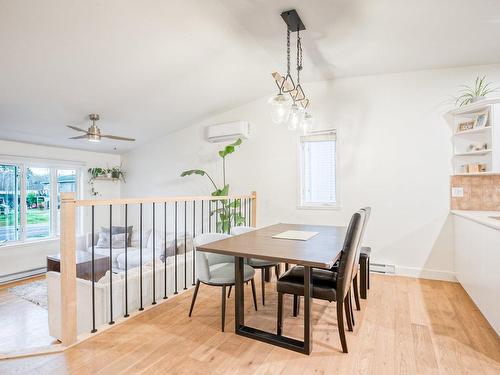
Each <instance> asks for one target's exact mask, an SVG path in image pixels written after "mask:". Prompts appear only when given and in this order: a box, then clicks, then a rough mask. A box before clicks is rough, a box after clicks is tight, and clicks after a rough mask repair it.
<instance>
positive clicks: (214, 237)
mask: <svg viewBox="0 0 500 375" xmlns="http://www.w3.org/2000/svg"><path fill="white" fill-rule="evenodd" d="M228 237H231V236H230V235H229V234H225V233H204V234H200V235H198V236H196V237H195V238H194V240H193V244H194V247H195V249H197V248H198V246H201V245H205V244H207V243H210V242H215V241H219V240H223V239H225V238H228ZM232 262H234V257H232V256H229V255H222V254H215V253H207V252H204V251H196V273H197V275H198V279H200V281H203V282H208V281H209V280H210V266H213V265H214V264H219V263H232Z"/></svg>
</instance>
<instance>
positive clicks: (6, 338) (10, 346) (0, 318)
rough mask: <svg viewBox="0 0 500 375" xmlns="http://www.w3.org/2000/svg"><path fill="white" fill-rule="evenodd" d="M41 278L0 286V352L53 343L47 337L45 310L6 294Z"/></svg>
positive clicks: (52, 340)
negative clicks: (11, 289) (18, 286)
mask: <svg viewBox="0 0 500 375" xmlns="http://www.w3.org/2000/svg"><path fill="white" fill-rule="evenodd" d="M43 279H45V276H39V277H34V278H29V279H26V280H22V281H18V282H14V283H8V284H4V285H0V352H8V351H13V350H19V349H26V348H30V347H37V346H45V345H50V344H51V343H52V342H54V338H53V337H50V336H49V326H48V319H47V310H45V309H44V308H42V307H40V306H37V305H35V304H33V303H31V302H29V301H26V300H24V299H22V298H20V297H17V296H16V295H14V294H12V293H9V288H12V287H14V286H17V285H22V284H26V283H30V282H33V281H40V280H43ZM0 368H1V364H0Z"/></svg>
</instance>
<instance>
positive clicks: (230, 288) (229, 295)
mask: <svg viewBox="0 0 500 375" xmlns="http://www.w3.org/2000/svg"><path fill="white" fill-rule="evenodd" d="M232 289H233V286H232V285H229V292H227V298H229V297H231V290H232Z"/></svg>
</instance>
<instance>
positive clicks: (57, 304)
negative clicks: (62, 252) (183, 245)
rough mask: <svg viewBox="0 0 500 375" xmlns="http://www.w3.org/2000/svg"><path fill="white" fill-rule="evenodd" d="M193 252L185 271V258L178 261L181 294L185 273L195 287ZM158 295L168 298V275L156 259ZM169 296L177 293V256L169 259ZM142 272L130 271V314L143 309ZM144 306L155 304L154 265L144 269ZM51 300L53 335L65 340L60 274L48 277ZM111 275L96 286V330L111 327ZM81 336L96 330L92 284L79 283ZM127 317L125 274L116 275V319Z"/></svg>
mask: <svg viewBox="0 0 500 375" xmlns="http://www.w3.org/2000/svg"><path fill="white" fill-rule="evenodd" d="M192 257H193V251H192V250H191V251H188V252H187V253H186V264H187V267H186V268H185V267H184V254H180V255H178V257H177V278H178V288H177V289H178V291H181V290H183V288H184V269H186V277H187V286H188V287H189V286H191V284H192V280H193V274H192V270H193V258H192ZM155 263H156V266H155V282H156V287H155V295H156V300H158V301H159V300H161V299H162V298H163V296H164V272H165V264H164V263H163V262H162V261H161V259H160V258H156V259H155ZM166 270H167V296H171V295H173V294H174V291H175V285H174V281H175V256H171V257H168V258H167V267H166ZM139 274H140V273H139V268H138V267H136V268H132V269H129V271H128V278H127V280H128V283H127V284H128V311H129V313H131V312H134V311H137V310H138V309H139V307H140V283H139ZM142 281H143V288H142V295H143V306H148V305H150V304H151V302H152V296H153V267H152V263H151V262H149V263H146V264H145V265H144V266H143V276H142ZM47 297H48V298H47V299H48V316H49V334H50V335H51V336H52V337H54V338H57V339H60V337H61V277H60V274H59V273H58V272H48V273H47ZM109 297H110V296H109V271H108V273H107V274H106V275H105V276H104V277H103V278H101V279H100V280H99V281H97V282H96V283H95V319H96V328H97V329H99V327H100V326H102V325H104V324H108V323H109V321H110V304H109V303H110V298H109ZM77 314H78V318H77V319H78V320H77V332H78V334H82V333H90V331H91V330H92V282H91V281H88V280H83V279H77ZM124 314H125V273H124V272H119V273H113V319H114V320H116V319H118V318H122V317H123V315H124Z"/></svg>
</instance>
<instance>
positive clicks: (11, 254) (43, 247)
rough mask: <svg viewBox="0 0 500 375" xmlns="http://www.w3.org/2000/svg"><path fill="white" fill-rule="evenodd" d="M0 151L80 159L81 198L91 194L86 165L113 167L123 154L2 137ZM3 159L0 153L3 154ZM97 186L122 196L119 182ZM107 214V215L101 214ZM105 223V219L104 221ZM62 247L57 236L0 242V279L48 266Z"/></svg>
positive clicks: (86, 222) (111, 195)
mask: <svg viewBox="0 0 500 375" xmlns="http://www.w3.org/2000/svg"><path fill="white" fill-rule="evenodd" d="M0 155H3V156H7V155H8V156H14V157H16V156H18V157H26V158H33V159H36V158H41V159H53V160H57V161H71V162H81V163H83V164H84V167H82V168H83V178H82V188H83V189H82V198H90V195H89V194H90V192H89V186H88V183H87V177H88V176H87V172H86V171H87V169H88V168H91V167H96V166H100V167H107V166H109V167H112V166H115V165H119V164H120V159H121V158H120V155H113V154H104V153H97V152H88V151H81V150H73V149H67V148H59V147H48V146H40V145H33V144H27V143H19V142H10V141H4V140H0ZM0 162H1V157H0ZM95 188H96V190H97V191H99V193H101V196H99V197H98V198H119V197H120V183H115V182H108V181H98V182H96V185H95ZM102 217H104V216H102ZM89 221H90V219H89V216H88V212H84V217H83V223H82V224H83V227H84V230H85V229H88V227H89ZM104 223H105V222H104ZM58 251H59V241H58V240H46V241H35V242H32V243H28V242H26V243H24V244H20V245H4V246H0V279H1V278H2V277H3V276H5V275H9V274H12V273H18V272H24V271H26V270H31V269H36V268H39V267H44V266H46V262H47V261H46V256H47V255H50V254H56V253H57V252H58Z"/></svg>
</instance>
